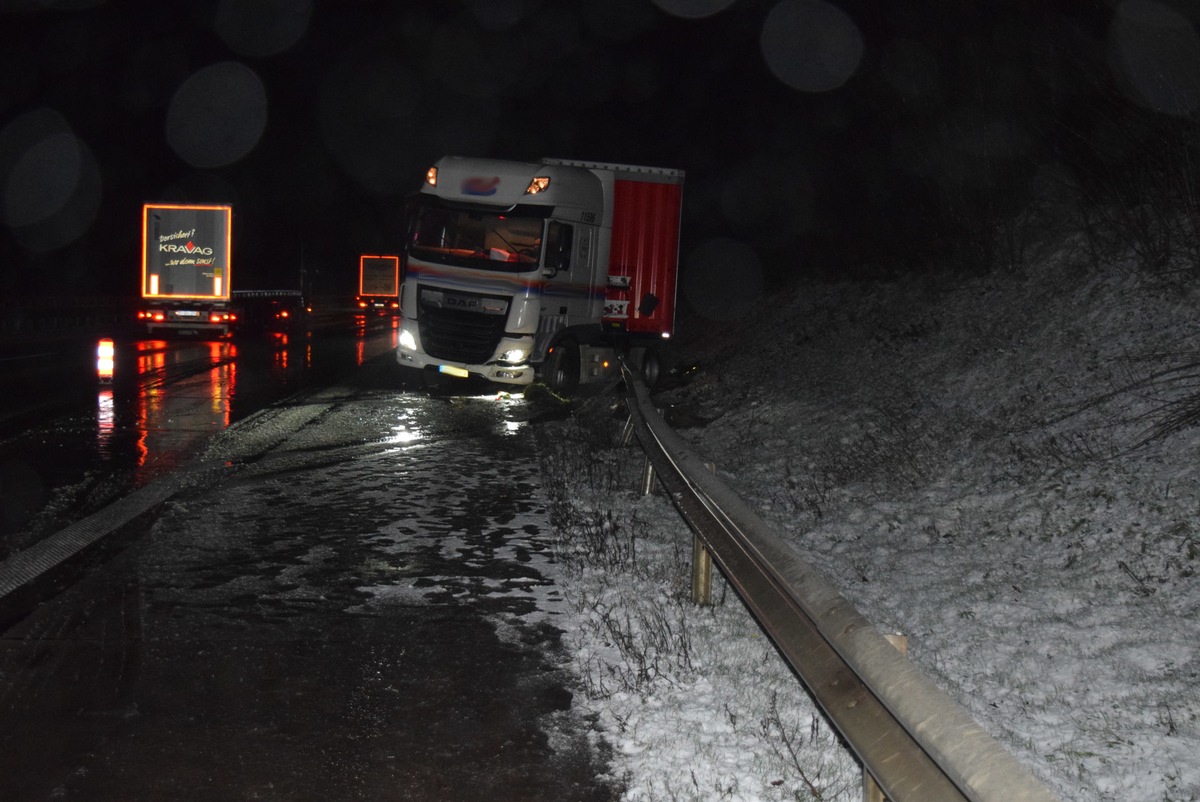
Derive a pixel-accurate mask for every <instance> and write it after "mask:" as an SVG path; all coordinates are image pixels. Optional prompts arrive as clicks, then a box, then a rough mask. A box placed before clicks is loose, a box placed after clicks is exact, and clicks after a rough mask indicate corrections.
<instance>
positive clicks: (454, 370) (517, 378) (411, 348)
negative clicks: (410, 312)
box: [396, 328, 536, 385]
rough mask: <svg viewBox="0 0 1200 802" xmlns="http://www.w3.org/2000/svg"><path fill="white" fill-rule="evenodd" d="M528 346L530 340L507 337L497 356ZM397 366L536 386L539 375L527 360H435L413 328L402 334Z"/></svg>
mask: <svg viewBox="0 0 1200 802" xmlns="http://www.w3.org/2000/svg"><path fill="white" fill-rule="evenodd" d="M528 346H529V342H528V341H525V342H522V341H521V340H518V339H515V338H508V337H506V338H505V339H503V340H501V341H500V346H499V347H498V348H497V349H496V353H498V354H503V353H507V352H508V351H510V350H512V349H516V348H522V347H523V348H524V349H525V350H526V353H528ZM396 363H397V364H398V365H400V366H402V367H408V368H417V369H419V370H424V369H428V370H436V371H438V372H439V373H442V374H444V375H447V376H455V377H458V378H463V379H465V378H468V377H470V376H478V377H481V378H484V379H487V380H488V381H493V382H499V383H500V384H520V385H527V384H532V383H533V380H534V376H535V374H536V371H535V369H534V367H533V365H531V364H529V362H527V361H525V362H521V363H518V364H513V363H508V362H499V361H496V362H490V363H488V364H485V365H468V364H466V363H463V362H454V361H450V360H446V359H435V358H434V357H431V356H429V355H428V354H426V353H425V352H424V351H422V350H421V348H420V335H419V334H418V333H417V332H415V331H413V330H412V329H409V328H402V329H401V331H400V342H399V345H397V347H396Z"/></svg>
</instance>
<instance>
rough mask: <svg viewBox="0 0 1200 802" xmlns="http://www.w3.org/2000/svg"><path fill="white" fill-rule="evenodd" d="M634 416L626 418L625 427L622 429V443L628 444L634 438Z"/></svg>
mask: <svg viewBox="0 0 1200 802" xmlns="http://www.w3.org/2000/svg"><path fill="white" fill-rule="evenodd" d="M633 431H634V426H633V417H632V416H631V417H628V418H626V419H625V428H623V429H621V445H623V446H627V445H629V443H630V441H631V440H633Z"/></svg>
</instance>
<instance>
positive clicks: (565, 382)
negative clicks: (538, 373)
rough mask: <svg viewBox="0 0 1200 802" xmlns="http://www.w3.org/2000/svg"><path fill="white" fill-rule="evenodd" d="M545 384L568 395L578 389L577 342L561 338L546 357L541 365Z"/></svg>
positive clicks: (557, 391)
mask: <svg viewBox="0 0 1200 802" xmlns="http://www.w3.org/2000/svg"><path fill="white" fill-rule="evenodd" d="M543 372H544V373H545V377H544V378H545V381H546V386H547V387H549V388H550V389H551V390H553V391H554V392H556V393H561V394H563V395H570V394H571V393H574V392H575V391H576V390H578V389H579V373H580V364H579V343H577V342H575V341H574V340H571V339H567V340H562V341H561V342H559V343H558V345H556V346H554V350H553V351H551V352H550V355H549V356H548V357H547V358H546V362H545V365H544V367H543Z"/></svg>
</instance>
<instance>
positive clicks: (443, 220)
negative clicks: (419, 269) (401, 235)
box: [409, 204, 543, 273]
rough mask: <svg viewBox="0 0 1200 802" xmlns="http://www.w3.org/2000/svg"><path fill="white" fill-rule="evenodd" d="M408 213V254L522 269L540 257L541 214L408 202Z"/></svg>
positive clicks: (492, 267) (465, 264) (443, 261)
mask: <svg viewBox="0 0 1200 802" xmlns="http://www.w3.org/2000/svg"><path fill="white" fill-rule="evenodd" d="M410 214H411V215H412V216H411V218H410V221H409V254H410V255H411V256H413V257H415V258H417V259H423V260H425V261H429V262H438V263H441V264H447V265H459V266H461V267H474V268H477V269H482V270H501V271H507V272H514V273H519V272H523V271H527V270H532V269H533V268H534V267H536V266H537V264H538V262H539V260H540V258H541V253H542V216H543V215H542V214H538V215H537V216H532V215H530V214H522V213H521V211H520V209H519V208H518V209H517V210H514V211H510V212H489V211H479V210H476V209H471V210H467V209H454V208H449V207H443V206H433V205H424V204H415V205H414V206H412V207H410Z"/></svg>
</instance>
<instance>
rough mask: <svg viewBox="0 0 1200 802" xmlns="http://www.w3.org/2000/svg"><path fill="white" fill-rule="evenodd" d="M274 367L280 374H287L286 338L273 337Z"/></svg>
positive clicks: (282, 336)
mask: <svg viewBox="0 0 1200 802" xmlns="http://www.w3.org/2000/svg"><path fill="white" fill-rule="evenodd" d="M275 367H276V369H278V370H279V372H280V373H283V374H284V375H286V374H287V368H288V336H287V335H286V334H276V335H275Z"/></svg>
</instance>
